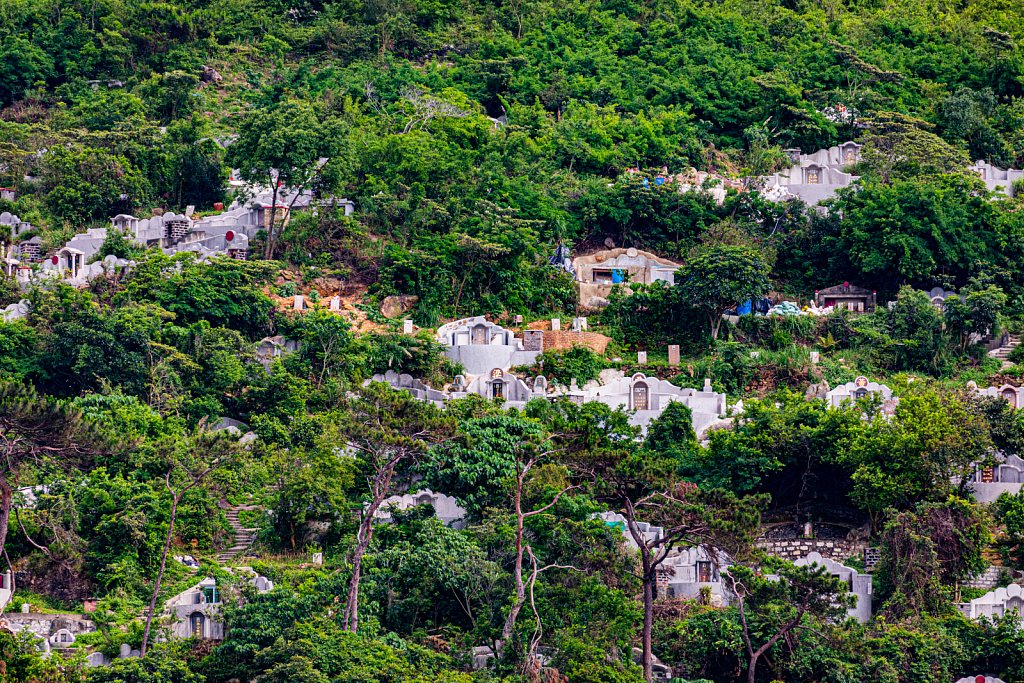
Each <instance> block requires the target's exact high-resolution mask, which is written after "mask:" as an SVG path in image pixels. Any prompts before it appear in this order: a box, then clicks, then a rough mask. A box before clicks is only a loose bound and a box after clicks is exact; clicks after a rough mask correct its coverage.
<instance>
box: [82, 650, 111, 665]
mask: <svg viewBox="0 0 1024 683" xmlns="http://www.w3.org/2000/svg"><path fill="white" fill-rule="evenodd" d="M85 665H86V666H87V667H90V668H94V667H97V666H106V665H107V657H106V655H104V654H103V653H102V652H93V653H91V654H89V655H88V656H87V657H86V658H85Z"/></svg>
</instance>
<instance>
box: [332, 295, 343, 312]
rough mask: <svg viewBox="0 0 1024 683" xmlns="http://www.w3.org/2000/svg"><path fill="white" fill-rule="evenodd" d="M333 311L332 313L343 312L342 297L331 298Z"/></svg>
mask: <svg viewBox="0 0 1024 683" xmlns="http://www.w3.org/2000/svg"><path fill="white" fill-rule="evenodd" d="M331 310H332V311H340V310H341V297H340V296H332V297H331Z"/></svg>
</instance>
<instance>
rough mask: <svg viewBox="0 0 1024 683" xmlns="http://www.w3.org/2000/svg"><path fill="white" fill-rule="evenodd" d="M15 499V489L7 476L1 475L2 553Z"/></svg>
mask: <svg viewBox="0 0 1024 683" xmlns="http://www.w3.org/2000/svg"><path fill="white" fill-rule="evenodd" d="M13 499H14V491H13V490H12V489H11V485H10V484H9V483H8V482H7V477H5V476H3V475H0V555H3V553H4V549H5V546H6V543H7V526H8V524H9V523H10V521H11V507H12V505H13V503H12V501H13Z"/></svg>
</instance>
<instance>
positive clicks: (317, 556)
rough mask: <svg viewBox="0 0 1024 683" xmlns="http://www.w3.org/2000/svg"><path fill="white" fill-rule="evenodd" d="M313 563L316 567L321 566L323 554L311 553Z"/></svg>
mask: <svg viewBox="0 0 1024 683" xmlns="http://www.w3.org/2000/svg"><path fill="white" fill-rule="evenodd" d="M313 564H314V565H316V566H317V567H322V566H323V565H324V554H323V553H313Z"/></svg>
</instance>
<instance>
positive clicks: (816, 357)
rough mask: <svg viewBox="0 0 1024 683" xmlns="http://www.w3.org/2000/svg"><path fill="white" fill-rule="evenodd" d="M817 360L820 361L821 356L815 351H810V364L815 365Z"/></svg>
mask: <svg viewBox="0 0 1024 683" xmlns="http://www.w3.org/2000/svg"><path fill="white" fill-rule="evenodd" d="M819 360H821V354H820V353H818V352H817V351H811V363H813V364H814V365H817V364H818V361H819Z"/></svg>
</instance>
